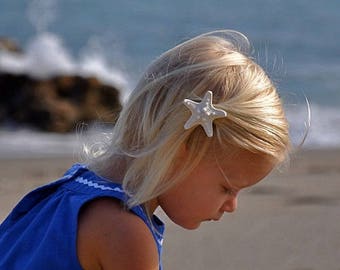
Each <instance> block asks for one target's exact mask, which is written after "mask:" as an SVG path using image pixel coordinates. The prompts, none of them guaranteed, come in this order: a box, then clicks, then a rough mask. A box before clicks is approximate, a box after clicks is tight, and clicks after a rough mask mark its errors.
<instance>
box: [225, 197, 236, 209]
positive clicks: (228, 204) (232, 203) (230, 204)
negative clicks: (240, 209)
mask: <svg viewBox="0 0 340 270" xmlns="http://www.w3.org/2000/svg"><path fill="white" fill-rule="evenodd" d="M236 208H237V197H236V196H233V197H231V198H228V199H227V200H226V201H225V203H224V204H223V206H222V211H223V212H228V213H232V212H234V211H235V210H236Z"/></svg>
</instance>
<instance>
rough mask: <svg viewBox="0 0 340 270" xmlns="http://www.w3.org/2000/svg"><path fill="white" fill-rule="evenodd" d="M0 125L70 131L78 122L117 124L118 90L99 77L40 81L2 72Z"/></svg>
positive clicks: (67, 77) (74, 77)
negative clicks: (99, 79) (103, 82)
mask: <svg viewBox="0 0 340 270" xmlns="http://www.w3.org/2000/svg"><path fill="white" fill-rule="evenodd" d="M0 92H1V99H0V124H2V125H11V126H13V125H14V126H22V125H26V126H31V127H34V128H37V129H39V130H43V131H52V132H69V131H73V130H74V129H75V128H76V126H77V124H79V123H88V124H90V123H92V122H96V121H100V122H106V123H114V122H115V120H116V117H117V115H118V113H119V112H120V110H121V104H120V101H119V91H118V90H117V89H115V88H114V87H112V86H107V85H105V84H102V83H101V82H99V81H98V80H97V79H96V78H83V77H80V76H56V77H53V78H50V79H46V80H37V79H34V78H31V77H29V76H27V75H15V74H9V73H4V72H0Z"/></svg>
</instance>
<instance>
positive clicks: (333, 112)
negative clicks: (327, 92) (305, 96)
mask: <svg viewBox="0 0 340 270" xmlns="http://www.w3.org/2000/svg"><path fill="white" fill-rule="evenodd" d="M307 115H308V114H307V110H306V108H303V107H296V108H289V109H288V110H287V117H288V120H289V123H290V126H291V136H292V139H293V143H294V144H295V145H299V144H300V143H301V141H302V139H303V137H304V135H305V133H306V130H307V128H306V123H307V122H308V116H307ZM303 146H304V147H306V148H332V147H340V108H335V107H325V106H321V105H317V104H311V119H310V128H309V130H308V134H307V138H306V141H305V142H304V145H303Z"/></svg>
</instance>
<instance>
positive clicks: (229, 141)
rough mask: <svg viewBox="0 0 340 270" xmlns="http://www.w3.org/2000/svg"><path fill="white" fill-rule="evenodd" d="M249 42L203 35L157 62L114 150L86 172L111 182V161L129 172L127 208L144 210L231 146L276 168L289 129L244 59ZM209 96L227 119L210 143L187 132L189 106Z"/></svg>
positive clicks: (231, 35) (197, 132) (272, 92)
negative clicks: (183, 156) (182, 155)
mask: <svg viewBox="0 0 340 270" xmlns="http://www.w3.org/2000/svg"><path fill="white" fill-rule="evenodd" d="M249 48H250V46H249V43H248V40H247V38H246V37H245V36H244V35H242V34H241V33H238V32H236V31H230V30H223V31H215V32H210V33H207V34H203V35H200V36H198V37H195V38H193V39H190V40H188V41H186V42H184V43H181V44H179V45H178V46H176V47H174V48H173V49H171V50H169V51H167V52H165V53H164V54H162V55H161V56H160V57H159V58H157V59H156V60H155V61H154V62H153V63H152V64H151V65H150V66H149V68H148V69H147V70H146V72H145V73H144V75H143V77H142V78H141V79H140V81H139V83H138V85H137V87H136V88H135V89H134V91H133V92H132V93H131V95H130V98H129V99H128V101H127V103H126V104H125V105H124V106H123V110H122V111H121V114H120V117H119V119H118V121H117V123H116V125H115V127H114V129H113V135H112V140H111V144H110V145H109V146H108V147H107V148H106V149H105V151H104V152H102V153H101V154H100V155H99V156H98V157H96V158H95V159H93V160H92V161H91V163H90V167H91V168H92V169H94V170H95V171H97V172H98V173H99V174H104V175H110V171H111V172H112V170H114V168H115V167H114V166H115V160H116V159H117V157H121V158H123V159H124V160H125V161H126V164H128V166H127V168H126V172H125V175H124V179H123V188H124V189H125V191H126V192H127V193H128V194H129V195H130V196H131V198H130V200H129V206H130V207H131V206H134V205H138V204H143V203H146V202H148V201H149V200H151V199H153V198H155V197H157V196H158V195H159V194H161V193H162V192H164V191H165V190H166V189H167V188H169V187H171V185H173V184H174V183H175V182H176V181H177V179H179V178H180V176H182V175H183V174H186V173H188V172H189V171H190V170H192V169H193V168H194V167H195V166H196V165H197V164H198V163H199V161H200V160H201V159H202V158H203V156H204V155H205V154H206V153H207V151H211V149H212V148H213V146H216V145H217V146H218V147H219V149H225V148H227V147H228V145H229V146H230V145H233V146H237V147H240V148H242V149H246V150H249V151H251V152H253V153H259V154H265V155H268V156H270V157H272V158H273V159H275V160H277V161H282V160H283V159H284V157H285V156H286V154H287V152H288V150H289V146H290V140H289V134H288V123H287V120H286V118H285V115H284V112H283V108H282V103H281V100H280V98H279V96H278V93H277V91H276V88H275V86H274V84H273V82H272V81H271V80H270V79H269V77H268V76H267V75H266V73H265V71H264V70H263V69H262V68H261V67H260V66H259V65H258V64H256V63H255V62H254V60H253V59H251V57H250V56H249V55H248V51H249ZM208 90H210V91H212V92H213V103H214V105H215V106H216V107H217V108H220V109H223V110H225V111H227V113H228V116H227V117H226V118H220V119H217V120H215V121H214V136H213V137H212V138H208V137H207V136H206V134H205V133H204V131H203V129H202V128H201V127H200V126H197V127H195V128H191V129H189V130H185V129H184V128H183V126H184V123H185V122H186V121H187V120H188V118H189V117H190V111H189V110H188V109H187V108H186V107H185V106H184V105H183V100H184V99H185V98H189V99H192V100H198V101H199V100H200V99H201V98H202V97H203V96H204V94H205V93H206V92H207V91H208ZM183 145H186V146H187V147H188V149H189V152H190V158H189V159H187V162H186V163H185V164H180V168H181V169H180V170H176V172H175V173H171V174H169V172H170V171H173V170H172V169H173V168H174V167H176V168H178V164H177V162H176V157H177V155H178V153H179V149H180V147H181V146H183Z"/></svg>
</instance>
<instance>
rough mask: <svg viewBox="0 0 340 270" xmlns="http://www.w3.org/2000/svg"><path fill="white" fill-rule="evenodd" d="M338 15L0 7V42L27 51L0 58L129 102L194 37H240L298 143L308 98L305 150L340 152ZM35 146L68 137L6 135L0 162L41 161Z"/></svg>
mask: <svg viewBox="0 0 340 270" xmlns="http://www.w3.org/2000/svg"><path fill="white" fill-rule="evenodd" d="M339 11H340V2H339V1H338V0H329V1H317V0H310V1H307V0H300V1H296V0H286V1H279V0H257V1H254V0H253V1H250V0H239V1H233V2H231V1H221V0H211V1H195V0H186V1H178V0H173V1H165V0H157V1H156V0H149V1H138V0H131V1H127V0H117V1H113V0H97V1H94V0H59V1H58V0H25V1H22V0H0V36H5V37H9V38H11V39H13V40H15V41H16V42H17V43H18V44H19V45H20V46H21V47H22V48H23V49H24V51H25V54H24V55H23V56H21V57H15V56H13V55H10V54H0V69H1V70H7V71H11V72H14V73H22V72H25V73H30V74H31V75H32V76H35V77H42V78H43V77H48V76H50V75H52V74H74V73H76V74H82V75H89V74H93V75H96V76H98V77H99V78H100V79H101V80H102V81H104V82H106V83H109V84H112V85H116V86H118V87H120V89H122V95H123V99H125V98H126V97H127V96H128V95H129V92H130V90H131V89H133V87H134V85H135V83H136V81H137V79H138V77H139V76H140V74H141V72H142V71H143V70H144V69H145V67H146V66H147V65H148V63H149V62H150V61H152V60H153V59H154V58H155V57H157V56H158V55H159V54H160V53H162V52H163V51H165V50H167V49H169V48H171V47H173V46H174V45H176V44H177V43H179V42H181V41H184V40H186V39H188V38H190V37H193V36H195V35H197V34H201V33H204V32H207V31H212V30H216V29H235V30H238V31H240V32H242V33H244V34H245V35H246V36H247V37H248V38H249V40H250V41H251V43H252V45H253V51H254V54H253V55H254V57H255V58H256V59H257V60H258V62H259V63H260V64H261V65H262V66H264V68H265V69H266V70H267V71H268V72H269V74H270V76H271V77H272V78H273V80H274V81H275V82H276V83H277V85H278V88H279V90H280V94H281V95H282V96H283V97H284V99H285V102H286V107H287V112H288V113H287V114H288V118H289V121H290V124H291V128H292V136H293V141H294V143H295V144H296V145H298V144H299V143H300V142H301V140H302V138H303V137H304V134H305V132H306V129H307V128H306V123H308V110H307V103H306V101H305V96H306V97H307V98H308V100H309V103H310V107H311V127H310V129H309V133H308V137H307V139H306V141H305V144H304V147H307V148H320V147H321V148H329V147H339V146H340V135H339V134H340V46H339V44H340V27H339V25H340V16H339ZM66 136H69V137H67V138H68V140H69V141H71V142H75V141H76V139H75V138H76V135H74V134H73V135H72V134H71V135H66ZM70 136H71V137H72V136H73V137H72V139H71V138H70ZM37 138H39V140H38V141H43V142H45V143H47V144H48V145H49V149H53V148H58V149H59V150H58V151H61V152H62V151H64V153H66V152H68V151H69V149H70V147H66V148H64V147H59V146H60V142H61V141H63V138H64V137H63V136H62V135H56V134H41V133H36V132H33V131H27V130H21V131H15V132H13V131H9V130H1V133H0V157H1V156H6V155H8V153H10V152H12V153H17V154H16V155H20V153H21V154H23V153H24V152H25V151H26V153H27V152H29V151H30V153H31V154H33V153H39V155H40V154H43V153H44V149H47V147H46V146H44V143H42V144H39V143H37V141H36V140H37ZM23 141H24V142H25V143H23ZM26 148H28V149H26ZM62 149H64V150H62ZM51 152H52V153H46V154H51V155H53V151H51Z"/></svg>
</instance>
